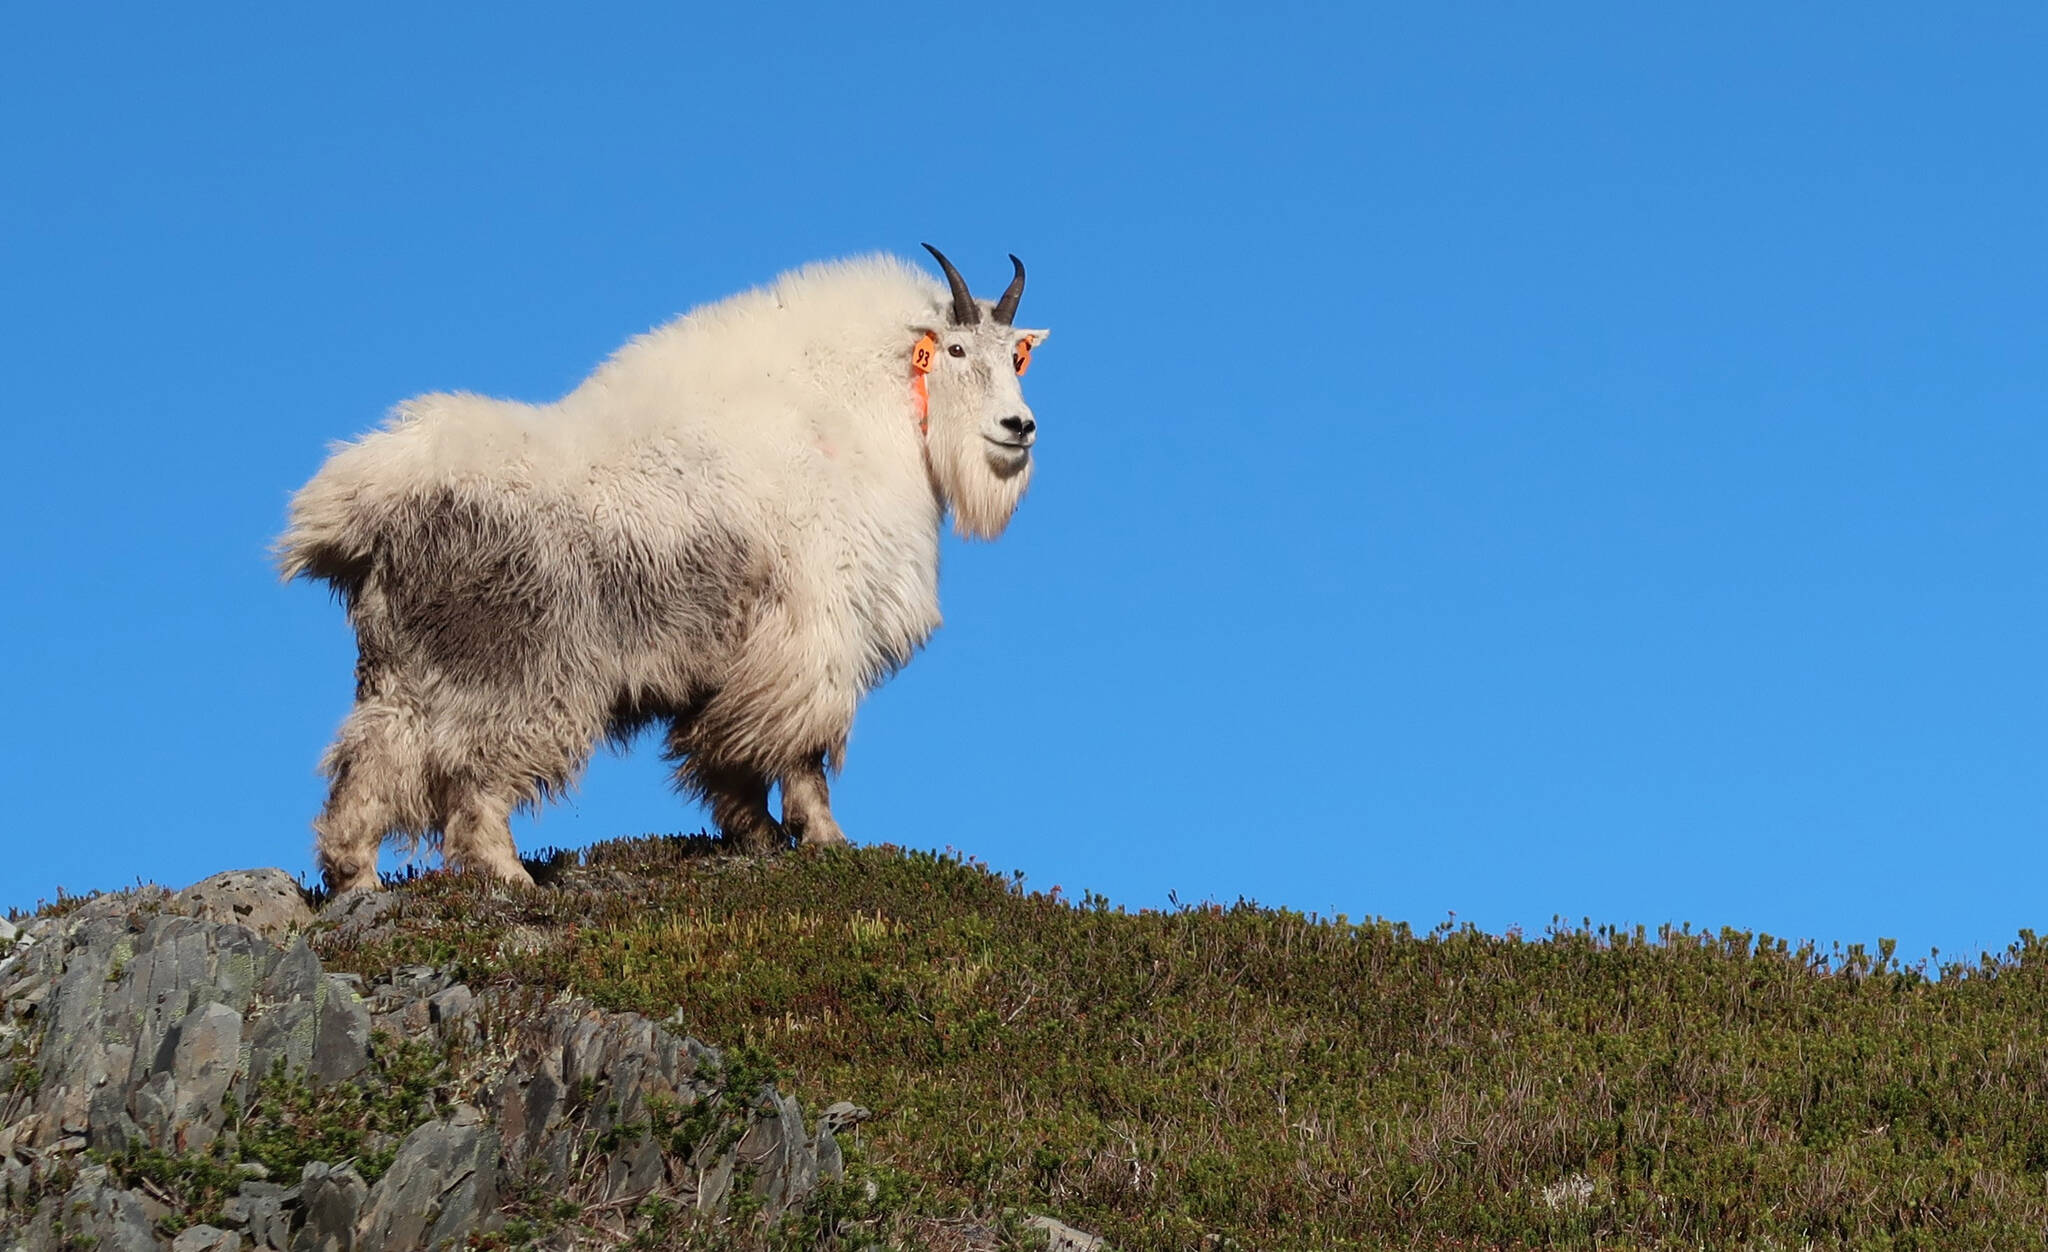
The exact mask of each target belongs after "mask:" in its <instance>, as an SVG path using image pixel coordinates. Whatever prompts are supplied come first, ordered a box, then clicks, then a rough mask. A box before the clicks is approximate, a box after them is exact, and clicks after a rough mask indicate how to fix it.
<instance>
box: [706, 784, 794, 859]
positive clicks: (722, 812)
mask: <svg viewBox="0 0 2048 1252" xmlns="http://www.w3.org/2000/svg"><path fill="white" fill-rule="evenodd" d="M684 773H685V776H686V785H687V786H688V787H689V789H690V790H692V791H695V792H697V793H698V794H700V795H702V796H703V797H704V799H705V802H706V803H708V804H709V805H710V806H711V820H712V821H714V822H716V823H717V824H718V833H719V834H721V835H723V836H725V840H726V842H727V843H729V844H733V845H734V846H736V847H738V848H739V850H740V851H742V852H745V853H748V854H749V855H753V856H765V855H766V854H768V853H770V852H780V851H781V850H782V849H784V848H786V847H788V846H789V834H788V832H786V831H784V830H783V828H782V823H781V822H778V821H776V820H775V817H774V815H773V814H771V813H769V811H768V778H767V776H766V775H765V774H761V773H757V772H755V771H753V770H750V769H747V768H746V767H745V766H738V765H707V764H704V763H702V762H699V761H691V762H689V764H688V765H686V766H685V768H684Z"/></svg>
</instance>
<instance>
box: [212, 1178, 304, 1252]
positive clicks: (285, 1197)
mask: <svg viewBox="0 0 2048 1252" xmlns="http://www.w3.org/2000/svg"><path fill="white" fill-rule="evenodd" d="M299 1194H300V1191H299V1188H297V1187H290V1188H286V1187H281V1186H279V1185H277V1184H276V1183H269V1182H245V1183H243V1184H242V1186H241V1189H240V1190H239V1191H237V1192H236V1193H235V1194H234V1195H233V1196H231V1197H229V1199H228V1201H227V1202H226V1203H225V1204H223V1205H221V1217H222V1220H224V1221H226V1222H227V1224H228V1225H230V1226H232V1227H235V1228H236V1229H238V1230H240V1231H241V1232H242V1233H243V1235H244V1236H246V1237H247V1239H248V1241H249V1244H250V1246H251V1247H252V1248H265V1249H275V1250H276V1252H284V1250H285V1249H287V1248H289V1247H290V1246H291V1219H292V1213H291V1208H292V1206H294V1205H296V1204H297V1202H298V1198H299Z"/></svg>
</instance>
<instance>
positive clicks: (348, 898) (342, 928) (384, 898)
mask: <svg viewBox="0 0 2048 1252" xmlns="http://www.w3.org/2000/svg"><path fill="white" fill-rule="evenodd" d="M404 903H405V898H404V897H403V896H401V895H399V894H398V893H396V892H393V891H385V890H383V889H381V888H374V889H358V890H355V891H345V892H343V893H342V894H340V895H338V896H336V897H334V898H333V899H332V900H329V901H328V902H327V904H326V907H324V908H322V909H321V910H320V913H319V918H318V920H319V921H320V922H321V924H323V925H328V926H332V927H333V928H334V936H335V938H337V939H341V940H345V941H348V942H357V941H360V940H363V939H367V938H369V937H370V936H371V935H372V934H374V933H377V932H379V931H381V930H383V929H384V927H385V926H387V925H389V924H390V923H391V922H392V921H394V920H395V918H394V917H393V914H395V913H396V912H397V911H398V909H399V907H400V906H401V905H403V904H404Z"/></svg>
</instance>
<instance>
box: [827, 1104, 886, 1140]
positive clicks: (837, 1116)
mask: <svg viewBox="0 0 2048 1252" xmlns="http://www.w3.org/2000/svg"><path fill="white" fill-rule="evenodd" d="M874 1116H875V1115H874V1114H873V1113H870V1112H869V1111H868V1110H866V1109H864V1108H862V1107H861V1106H860V1105H858V1104H855V1103H854V1102H853V1101H851V1100H841V1101H839V1102H838V1103H837V1104H834V1105H832V1106H831V1107H829V1108H827V1109H826V1110H825V1112H824V1113H823V1114H822V1115H821V1116H820V1117H819V1118H818V1124H819V1125H821V1126H825V1127H829V1128H830V1129H831V1131H832V1133H833V1134H835V1135H840V1134H845V1133H846V1132H847V1131H849V1130H852V1129H853V1128H854V1127H855V1126H858V1125H860V1124H861V1123H862V1122H865V1121H871V1120H873V1119H874Z"/></svg>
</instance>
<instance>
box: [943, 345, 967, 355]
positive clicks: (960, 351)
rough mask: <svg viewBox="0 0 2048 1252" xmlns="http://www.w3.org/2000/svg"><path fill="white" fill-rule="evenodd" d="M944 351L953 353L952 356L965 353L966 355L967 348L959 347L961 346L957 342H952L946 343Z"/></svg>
mask: <svg viewBox="0 0 2048 1252" xmlns="http://www.w3.org/2000/svg"><path fill="white" fill-rule="evenodd" d="M946 351H947V352H948V353H949V354H951V355H953V356H966V355H967V349H965V348H963V347H961V346H960V345H959V344H957V343H953V344H947V345H946Z"/></svg>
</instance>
